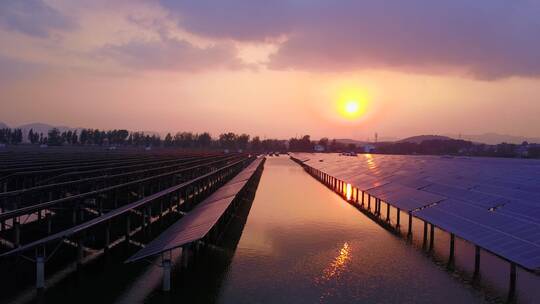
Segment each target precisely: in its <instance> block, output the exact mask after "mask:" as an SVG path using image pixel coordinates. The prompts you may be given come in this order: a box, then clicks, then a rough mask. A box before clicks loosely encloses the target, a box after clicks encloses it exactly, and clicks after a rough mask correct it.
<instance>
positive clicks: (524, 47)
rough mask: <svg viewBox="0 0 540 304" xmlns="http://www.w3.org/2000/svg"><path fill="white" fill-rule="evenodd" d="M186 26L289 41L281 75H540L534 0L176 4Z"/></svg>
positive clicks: (539, 26) (165, 1) (167, 1)
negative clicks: (368, 71) (369, 71)
mask: <svg viewBox="0 0 540 304" xmlns="http://www.w3.org/2000/svg"><path fill="white" fill-rule="evenodd" d="M161 3H162V5H163V6H164V7H165V8H167V9H169V10H170V11H171V14H172V15H173V16H176V17H177V18H178V22H179V25H180V26H182V27H184V28H185V29H187V30H189V31H191V32H193V33H196V34H199V35H203V36H209V37H215V38H224V39H234V40H253V41H262V40H266V39H269V38H273V37H278V36H280V35H286V36H287V37H289V39H288V40H287V41H286V42H285V43H284V44H283V45H281V47H280V49H279V50H278V52H277V53H276V54H274V55H273V56H272V57H271V60H270V62H269V66H270V67H272V68H275V69H290V68H292V69H303V70H329V71H344V70H358V69H365V68H381V67H382V68H391V69H401V70H408V71H410V70H413V71H438V70H443V71H447V70H448V69H455V70H460V71H465V72H466V73H468V74H471V75H473V76H474V77H478V78H483V79H493V78H501V77H509V76H530V77H537V76H540V55H539V54H540V39H538V33H539V32H540V2H538V1H535V0H521V1H506V0H478V1H469V0H454V1H444V2H443V1H430V0H410V1H393V0H365V1H354V0H341V1H330V0H327V1H323V0H318V1H317V0H313V1H307V0H288V1H287V0H282V1H262V0H256V1H249V0H232V1H208V0H200V1H172V0H162V1H161Z"/></svg>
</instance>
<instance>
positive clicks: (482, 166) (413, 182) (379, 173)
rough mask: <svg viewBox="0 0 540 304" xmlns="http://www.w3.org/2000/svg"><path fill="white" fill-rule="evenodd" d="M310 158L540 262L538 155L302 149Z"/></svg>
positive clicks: (466, 234) (459, 230)
mask: <svg viewBox="0 0 540 304" xmlns="http://www.w3.org/2000/svg"><path fill="white" fill-rule="evenodd" d="M292 156H293V157H294V158H296V159H298V160H301V161H303V162H304V164H306V165H307V166H310V167H312V168H315V169H318V170H320V171H322V172H324V173H326V174H328V175H330V176H333V177H335V178H337V179H339V180H342V181H344V182H346V183H349V184H351V185H352V186H353V187H355V188H358V189H359V190H361V191H364V192H366V193H368V194H370V195H372V196H374V197H376V198H379V199H381V200H383V201H385V202H387V203H389V204H390V205H393V206H394V207H396V208H399V209H402V210H406V211H409V212H412V214H413V215H414V216H415V217H418V218H420V219H422V220H425V221H428V222H430V223H432V224H434V225H436V226H438V227H440V228H442V229H444V230H446V231H448V232H450V233H454V234H455V235H457V236H459V237H461V238H463V239H465V240H468V241H470V242H472V243H474V244H477V245H479V246H480V247H482V248H484V249H486V250H488V251H490V252H493V253H495V254H497V255H499V256H501V257H503V258H505V259H508V260H510V261H512V262H515V263H516V264H519V265H521V266H523V267H525V268H527V269H530V270H540V161H538V160H526V159H502V158H478V157H448V156H443V157H441V156H405V155H370V154H364V155H359V156H357V157H351V156H341V155H337V154H310V153H296V154H293V155H292Z"/></svg>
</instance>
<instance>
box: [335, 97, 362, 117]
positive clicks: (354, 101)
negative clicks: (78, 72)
mask: <svg viewBox="0 0 540 304" xmlns="http://www.w3.org/2000/svg"><path fill="white" fill-rule="evenodd" d="M367 104H368V103H367V99H366V98H362V97H354V98H342V99H340V100H339V101H338V112H339V114H340V116H341V117H343V118H345V119H347V120H358V119H360V118H362V117H364V116H365V114H366V112H367Z"/></svg>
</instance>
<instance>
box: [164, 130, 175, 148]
mask: <svg viewBox="0 0 540 304" xmlns="http://www.w3.org/2000/svg"><path fill="white" fill-rule="evenodd" d="M163 144H164V145H165V147H171V146H172V145H173V138H172V135H171V133H167V135H166V136H165V141H164V143H163Z"/></svg>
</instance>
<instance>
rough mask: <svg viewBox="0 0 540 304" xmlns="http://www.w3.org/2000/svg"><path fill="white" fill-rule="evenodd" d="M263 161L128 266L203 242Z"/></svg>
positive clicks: (187, 216)
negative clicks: (195, 242)
mask: <svg viewBox="0 0 540 304" xmlns="http://www.w3.org/2000/svg"><path fill="white" fill-rule="evenodd" d="M262 161H263V159H262V158H258V159H256V160H255V161H254V162H253V163H251V164H250V165H249V166H248V167H247V168H246V169H244V170H242V172H240V173H239V174H238V175H237V176H235V177H234V178H233V179H232V180H230V181H229V182H228V183H227V184H225V185H224V186H223V187H221V188H219V189H218V190H217V191H216V192H214V193H213V194H212V195H210V196H209V197H208V198H206V199H205V200H204V201H203V202H201V203H200V204H199V205H197V207H195V208H194V209H193V210H192V211H191V212H189V213H188V214H186V215H185V216H184V217H182V218H181V219H180V220H178V221H177V222H176V223H174V224H173V225H172V226H171V227H169V228H168V229H167V230H165V231H164V232H163V233H161V234H160V235H159V237H158V238H156V239H155V240H154V241H152V242H150V243H149V244H148V245H147V246H146V247H145V248H143V249H141V250H140V251H138V252H137V253H136V254H135V255H133V256H132V257H130V258H129V259H128V260H127V261H126V262H134V261H137V260H141V259H144V258H146V257H149V256H153V255H156V254H159V253H162V252H165V251H168V250H172V249H175V248H179V247H181V246H183V245H185V244H188V243H191V242H194V241H197V240H200V239H202V238H204V237H205V236H206V235H207V234H208V233H209V232H210V230H211V229H212V228H213V227H214V226H215V225H216V223H217V222H218V221H219V219H220V218H221V217H222V216H223V214H224V213H225V211H226V210H227V209H228V208H229V206H230V204H231V203H232V202H233V200H234V199H235V198H236V196H237V194H238V193H239V192H240V191H241V190H242V189H243V188H244V187H245V186H246V184H247V183H248V181H249V180H250V178H251V177H252V176H253V174H254V173H255V171H256V170H257V168H259V166H260V165H261V162H262Z"/></svg>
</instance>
